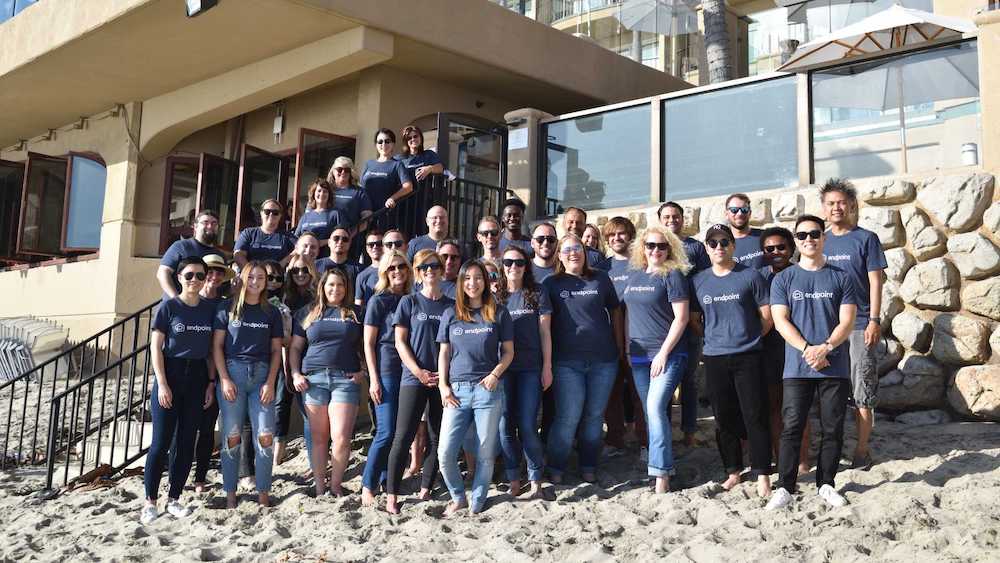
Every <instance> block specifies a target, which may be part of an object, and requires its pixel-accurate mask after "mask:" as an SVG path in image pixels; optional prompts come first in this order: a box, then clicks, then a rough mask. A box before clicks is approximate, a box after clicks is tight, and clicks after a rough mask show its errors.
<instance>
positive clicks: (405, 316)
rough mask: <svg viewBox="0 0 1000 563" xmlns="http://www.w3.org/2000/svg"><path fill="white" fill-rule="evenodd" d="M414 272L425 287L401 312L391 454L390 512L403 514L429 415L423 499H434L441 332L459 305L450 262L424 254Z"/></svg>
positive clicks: (407, 299)
mask: <svg viewBox="0 0 1000 563" xmlns="http://www.w3.org/2000/svg"><path fill="white" fill-rule="evenodd" d="M413 271H414V273H415V276H416V277H417V279H419V280H420V283H421V287H420V290H419V291H417V292H416V293H411V294H409V295H404V296H403V298H402V299H401V300H400V301H399V306H398V307H396V314H395V319H394V320H393V326H394V328H395V337H396V351H397V352H399V356H400V359H401V360H402V362H403V376H402V379H401V380H400V387H399V405H398V409H397V415H396V433H395V437H394V438H393V440H392V448H391V450H390V451H389V464H388V481H387V484H386V490H387V491H388V493H389V494H388V496H387V497H386V501H385V503H386V504H385V506H386V510H388V511H389V512H391V513H396V512H398V511H399V506H398V504H397V501H396V500H397V495H398V494H399V492H400V488H401V484H402V482H403V467H404V465H406V461H407V456H408V454H409V451H410V445H411V444H412V443H413V439H414V437H415V436H416V435H417V431H418V430H419V429H420V424H421V422H420V419H421V417H422V416H423V414H424V412H425V411H426V412H427V435H428V444H427V457H426V458H425V459H424V464H423V467H422V468H421V478H420V494H419V497H420V499H422V500H429V499H430V498H431V489H432V488H433V487H434V480H435V478H436V476H437V471H438V458H437V445H438V433H439V430H440V428H441V394H440V393H439V392H438V388H437V384H438V344H437V332H438V326H439V325H440V323H441V318H442V317H443V316H444V313H445V311H447V310H449V309H451V307H452V306H453V305H454V304H455V301H454V300H453V299H451V298H450V297H448V296H446V295H444V293H443V291H442V288H441V284H442V282H443V281H444V260H442V259H441V256H440V255H439V254H437V253H436V252H434V251H433V250H427V249H424V250H421V251H419V252H417V253H416V254H415V255H414V256H413Z"/></svg>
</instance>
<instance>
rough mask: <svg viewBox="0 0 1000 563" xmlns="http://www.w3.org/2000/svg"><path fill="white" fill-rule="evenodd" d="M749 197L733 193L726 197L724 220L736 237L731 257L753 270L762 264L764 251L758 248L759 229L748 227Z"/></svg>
mask: <svg viewBox="0 0 1000 563" xmlns="http://www.w3.org/2000/svg"><path fill="white" fill-rule="evenodd" d="M751 213H752V210H751V209H750V197H749V196H747V195H746V194H733V195H731V196H729V197H727V198H726V220H727V221H729V226H730V227H731V228H732V230H733V236H735V237H736V252H735V253H734V254H733V259H734V260H736V262H738V263H740V264H743V265H744V266H748V267H750V268H752V269H754V270H757V269H760V268H761V267H762V266H763V265H764V252H763V251H762V250H761V249H760V229H754V228H752V227H750V214H751Z"/></svg>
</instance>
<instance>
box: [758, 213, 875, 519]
mask: <svg viewBox="0 0 1000 563" xmlns="http://www.w3.org/2000/svg"><path fill="white" fill-rule="evenodd" d="M824 228H825V225H824V222H823V220H822V219H820V218H819V217H815V216H812V215H803V216H801V217H799V218H798V220H797V221H796V222H795V245H796V246H797V247H798V250H799V254H800V258H799V263H798V264H796V265H795V266H792V267H790V268H787V269H785V270H783V271H782V272H781V273H779V274H778V275H777V276H775V277H774V280H773V281H772V282H771V305H772V308H773V309H774V320H775V326H776V327H777V329H778V331H779V332H780V333H781V336H782V337H784V339H785V373H784V397H783V411H782V414H783V416H782V418H783V422H784V426H785V429H784V431H783V432H782V434H781V448H780V454H779V455H780V457H779V459H778V473H779V476H780V478H781V487H780V488H779V489H777V490H776V491H775V492H774V494H773V495H772V496H771V500H770V501H769V502H768V504H767V509H768V510H774V509H777V508H781V507H784V506H786V505H788V504H789V503H791V502H792V493H794V492H795V487H796V483H797V480H798V475H799V468H798V462H799V449H800V447H801V444H800V441H801V439H802V432H803V429H804V428H805V425H806V420H807V419H808V416H809V410H810V409H811V408H812V403H813V397H815V396H818V397H819V412H820V431H821V433H822V442H821V444H822V446H821V447H820V452H819V457H818V459H817V460H816V487H817V488H818V489H819V491H818V492H819V496H820V497H822V498H823V500H824V501H826V502H827V504H829V505H831V506H835V507H836V506H844V505H845V504H847V501H846V500H845V499H844V497H842V496H841V495H840V493H838V492H837V490H836V489H835V488H834V477H835V476H836V474H837V467H838V465H839V464H840V450H841V448H842V447H843V445H844V414H845V412H846V411H847V398H848V396H850V393H851V373H850V370H851V359H850V343H849V342H848V339H849V338H850V335H851V331H852V330H853V329H854V316H855V312H856V309H857V306H856V303H857V301H858V300H857V297H856V291H855V286H854V283H852V282H851V281H850V279H849V278H848V276H847V275H846V274H845V273H844V272H843V271H842V270H840V269H838V268H837V267H835V266H831V265H830V264H829V263H827V260H826V258H825V257H824V256H823V243H824V242H825V240H824V239H825V238H826V236H825V234H824V233H823V230H824Z"/></svg>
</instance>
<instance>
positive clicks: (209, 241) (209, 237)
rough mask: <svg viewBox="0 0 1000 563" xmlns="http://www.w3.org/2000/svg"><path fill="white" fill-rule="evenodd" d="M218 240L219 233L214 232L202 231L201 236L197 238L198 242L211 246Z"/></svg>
mask: <svg viewBox="0 0 1000 563" xmlns="http://www.w3.org/2000/svg"><path fill="white" fill-rule="evenodd" d="M218 240H219V233H216V232H211V233H209V232H205V231H202V233H201V237H200V238H199V239H198V242H200V243H202V244H206V245H208V246H212V245H214V244H215V243H216V242H217V241H218Z"/></svg>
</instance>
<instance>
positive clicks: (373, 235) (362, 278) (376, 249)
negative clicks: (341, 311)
mask: <svg viewBox="0 0 1000 563" xmlns="http://www.w3.org/2000/svg"><path fill="white" fill-rule="evenodd" d="M365 252H366V253H367V254H368V259H369V260H370V261H371V266H368V267H367V268H365V269H364V270H362V271H361V272H360V273H359V274H358V278H357V279H356V280H354V304H355V305H357V306H358V307H361V308H362V310H364V308H365V307H366V306H367V304H368V300H369V299H371V298H372V296H373V295H375V284H377V283H378V262H379V260H381V259H382V252H383V246H382V231H380V230H378V229H376V228H373V229H371V230H369V231H368V234H366V235H365Z"/></svg>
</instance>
